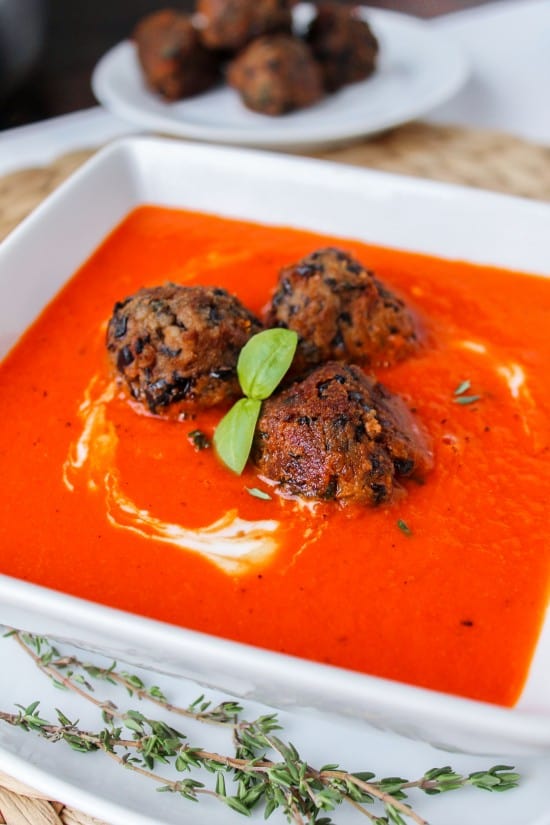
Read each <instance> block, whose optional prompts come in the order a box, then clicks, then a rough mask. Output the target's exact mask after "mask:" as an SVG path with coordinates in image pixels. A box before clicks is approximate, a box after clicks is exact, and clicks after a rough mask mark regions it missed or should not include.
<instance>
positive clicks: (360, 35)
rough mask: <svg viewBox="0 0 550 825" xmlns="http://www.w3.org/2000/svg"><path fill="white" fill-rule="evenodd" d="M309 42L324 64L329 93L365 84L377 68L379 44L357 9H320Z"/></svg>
mask: <svg viewBox="0 0 550 825" xmlns="http://www.w3.org/2000/svg"><path fill="white" fill-rule="evenodd" d="M306 41H307V42H308V43H309V45H310V46H311V49H312V51H313V54H314V56H315V58H316V60H318V62H319V63H320V64H321V69H322V71H323V79H324V84H325V89H326V90H327V91H328V92H335V91H336V90H337V89H340V88H341V87H342V86H345V85H346V84H348V83H355V82H356V81H357V80H364V79H365V78H367V77H369V75H371V74H372V73H373V72H374V70H375V68H376V57H377V54H378V41H377V40H376V37H375V36H374V34H373V33H372V31H371V29H370V27H369V25H368V23H367V22H366V21H365V20H363V19H362V18H361V17H360V16H359V14H358V10H357V9H356V8H350V6H341V5H337V4H332V3H324V4H322V5H320V6H319V8H318V10H317V14H316V16H315V17H314V19H313V21H312V22H311V24H310V26H309V29H308V32H307V35H306Z"/></svg>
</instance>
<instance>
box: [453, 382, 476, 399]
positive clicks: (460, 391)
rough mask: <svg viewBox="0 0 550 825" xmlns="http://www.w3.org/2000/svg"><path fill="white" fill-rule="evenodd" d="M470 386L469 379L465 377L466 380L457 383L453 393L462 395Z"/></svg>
mask: <svg viewBox="0 0 550 825" xmlns="http://www.w3.org/2000/svg"><path fill="white" fill-rule="evenodd" d="M471 386H472V382H471V381H470V380H468V379H467V380H466V381H462V382H461V383H460V384H459V385H458V387H457V388H456V390H455V391H454V394H455V395H463V394H464V393H465V392H467V391H468V390H469V389H470V387H471Z"/></svg>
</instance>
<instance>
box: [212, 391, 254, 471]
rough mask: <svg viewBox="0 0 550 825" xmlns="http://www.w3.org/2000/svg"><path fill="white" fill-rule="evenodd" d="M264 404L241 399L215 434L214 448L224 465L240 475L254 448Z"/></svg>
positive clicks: (252, 399) (222, 421)
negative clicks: (255, 435) (261, 409)
mask: <svg viewBox="0 0 550 825" xmlns="http://www.w3.org/2000/svg"><path fill="white" fill-rule="evenodd" d="M261 406H262V402H261V401H259V400H257V399H254V398H241V399H240V400H239V401H237V403H236V404H234V405H233V406H232V407H231V409H230V410H229V412H228V413H226V415H224V417H223V418H222V420H221V421H220V423H219V424H218V426H217V427H216V431H215V433H214V448H215V450H216V453H217V454H218V456H219V458H220V459H221V460H222V461H223V463H224V464H225V465H226V466H227V467H229V469H230V470H233V472H234V473H236V474H237V475H240V474H241V473H242V471H243V470H244V468H245V465H246V462H247V461H248V456H249V454H250V450H251V447H252V440H253V438H254V430H255V429H256V422H257V420H258V416H259V414H260V407H261Z"/></svg>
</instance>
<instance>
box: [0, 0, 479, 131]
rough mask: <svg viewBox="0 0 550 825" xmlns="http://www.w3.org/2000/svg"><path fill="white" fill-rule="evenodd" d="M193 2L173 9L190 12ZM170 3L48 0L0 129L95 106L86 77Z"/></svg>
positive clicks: (405, 5)
mask: <svg viewBox="0 0 550 825" xmlns="http://www.w3.org/2000/svg"><path fill="white" fill-rule="evenodd" d="M483 2H488V0H369V3H368V4H369V5H372V6H378V7H381V8H388V9H395V10H398V11H402V12H406V13H407V14H414V15H418V16H420V17H434V16H436V15H438V14H444V13H446V12H449V11H456V10H459V9H465V8H470V7H472V6H478V5H481V4H482V3H483ZM192 3H193V0H183V2H178V3H174V5H177V6H179V7H182V6H183V8H186V9H190V8H191V7H192ZM166 5H169V3H166V2H162V0H156V1H155V0H94V1H92V2H90V0H80V2H79V0H48V2H46V3H45V9H44V38H43V47H42V53H41V56H40V57H39V58H38V61H37V62H36V65H35V68H34V69H33V70H32V71H31V72H30V74H28V76H27V78H26V79H25V80H24V81H23V82H22V84H20V85H19V86H18V88H17V89H16V90H15V91H12V93H11V95H10V96H9V97H8V98H7V100H4V101H3V102H2V103H1V104H0V129H6V128H11V127H13V126H20V125H22V124H25V123H30V122H33V121H36V120H42V119H44V118H48V117H54V116H55V115H61V114H64V113H66V112H71V111H75V110H76V109H83V108H86V107H89V106H93V105H94V103H95V102H96V101H95V99H94V97H93V95H92V92H91V89H90V75H91V72H92V69H93V67H94V65H95V63H96V62H97V61H98V59H99V58H100V57H101V55H102V54H103V53H104V52H105V51H107V50H108V49H109V48H110V47H111V46H114V45H115V44H116V43H118V42H119V41H120V40H122V39H124V38H126V37H127V36H128V34H129V33H130V32H131V31H132V28H133V26H134V24H135V23H136V21H137V20H138V19H139V18H140V17H141V16H143V15H144V14H147V13H148V12H151V11H153V10H157V9H160V8H164V7H165V6H166Z"/></svg>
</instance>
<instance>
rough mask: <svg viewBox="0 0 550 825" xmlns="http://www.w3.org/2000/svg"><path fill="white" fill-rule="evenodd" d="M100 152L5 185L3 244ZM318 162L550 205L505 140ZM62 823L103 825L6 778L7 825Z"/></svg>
mask: <svg viewBox="0 0 550 825" xmlns="http://www.w3.org/2000/svg"><path fill="white" fill-rule="evenodd" d="M94 151H95V150H91V149H90V150H82V151H79V152H73V153H71V154H68V155H64V156H63V157H61V158H59V159H58V160H56V161H55V162H54V163H52V164H50V165H49V166H45V167H41V168H36V169H24V170H21V171H18V172H14V173H13V174H10V175H7V176H6V177H4V178H0V239H1V238H3V237H4V236H5V235H7V233H8V232H9V231H10V230H11V229H13V228H14V227H15V226H16V225H17V224H18V223H19V221H21V220H22V219H23V218H24V217H25V215H27V214H28V213H29V212H30V211H31V210H32V209H34V207H35V206H37V205H38V204H39V203H40V201H41V200H43V199H44V198H45V197H46V195H48V194H49V193H50V192H52V191H53V190H54V189H55V188H56V187H57V186H58V185H59V184H60V183H61V181H62V180H64V179H65V178H66V177H68V175H70V174H71V172H73V171H74V170H75V169H76V168H77V167H78V166H80V165H81V164H82V163H83V162H84V161H85V160H87V159H88V158H89V157H90V156H91V155H92V154H93V153H94ZM315 157H321V158H327V159H329V160H333V161H338V162H342V163H351V164H354V165H356V166H366V167H370V168H373V169H382V170H385V171H388V172H398V173H401V174H406V175H413V176H415V177H422V178H431V179H434V180H441V181H450V182H454V183H462V184H466V185H468V186H475V187H481V188H484V189H492V190H494V191H497V192H507V193H509V194H513V195H521V196H524V197H528V198H536V199H538V200H547V201H550V147H542V146H537V145H535V144H532V143H528V142H527V141H523V140H520V139H518V138H514V137H510V136H509V135H503V134H500V133H494V132H486V131H474V130H471V129H463V128H456V127H443V126H429V125H427V124H423V123H412V124H409V125H407V126H403V127H401V128H399V129H395V130H393V131H392V132H388V133H387V134H385V135H381V136H379V137H377V138H375V139H374V140H370V141H368V142H363V143H356V144H353V145H350V146H347V147H344V148H338V149H331V150H327V151H323V152H317V153H315ZM75 758H78V757H76V756H75ZM62 824H63V825H102V823H99V822H98V820H95V819H92V818H91V817H88V816H86V815H84V814H81V813H78V812H77V811H74V810H73V809H71V808H69V807H66V806H64V805H62V804H61V803H58V802H52V801H50V800H48V799H47V797H46V796H44V795H42V794H39V793H37V792H35V791H33V790H31V789H30V788H27V787H25V786H24V785H22V784H21V783H19V782H17V781H15V780H13V779H11V778H10V777H8V776H6V775H5V774H2V773H0V825H62Z"/></svg>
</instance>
